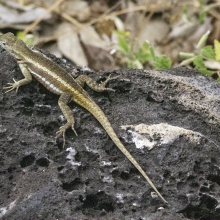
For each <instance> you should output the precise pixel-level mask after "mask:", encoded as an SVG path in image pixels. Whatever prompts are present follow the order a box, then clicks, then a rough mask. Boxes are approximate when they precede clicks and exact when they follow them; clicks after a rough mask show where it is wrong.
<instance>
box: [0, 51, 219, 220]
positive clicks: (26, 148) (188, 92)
mask: <svg viewBox="0 0 220 220" xmlns="http://www.w3.org/2000/svg"><path fill="white" fill-rule="evenodd" d="M0 52H1V53H0V76H1V77H0V219H1V220H9V219H10V220H12V219H135V220H136V219H137V220H141V219H143V220H144V219H145V220H148V219H151V220H154V219H155V220H156V219H157V220H158V219H163V220H165V219H167V220H170V219H175V220H178V219H219V218H220V204H219V202H220V147H219V141H220V135H219V133H220V116H219V115H220V105H219V103H220V85H219V83H217V82H216V81H214V80H212V79H210V78H206V77H204V76H201V75H200V74H199V73H197V72H194V71H192V70H190V69H187V68H177V69H172V70H169V71H157V72H156V71H143V70H134V69H131V70H117V71H113V72H112V74H113V75H120V77H121V78H124V79H127V80H118V79H117V80H114V81H112V82H110V83H109V84H108V87H111V88H114V89H115V90H116V92H115V93H113V92H104V93H97V92H93V91H91V90H90V89H89V88H88V87H86V88H85V89H86V90H87V91H88V92H89V94H91V96H92V97H93V99H94V100H95V102H96V103H97V104H98V105H99V106H100V107H101V108H102V109H103V111H104V112H105V113H106V116H107V117H108V118H109V120H110V122H111V123H112V126H113V128H114V129H115V131H116V133H117V134H118V136H119V138H120V139H121V141H122V143H123V144H124V145H125V147H126V148H127V149H128V150H129V152H130V153H131V154H132V155H133V157H134V158H135V159H136V160H137V161H138V163H139V164H140V165H141V167H143V169H144V170H145V172H146V173H147V174H148V175H149V177H150V178H151V180H152V181H153V183H154V184H155V186H156V187H157V188H158V190H159V191H160V192H161V194H162V195H163V196H164V198H165V199H166V200H167V201H168V202H169V204H164V203H163V202H162V201H161V199H160V198H159V197H157V195H156V194H155V193H154V191H153V190H152V188H151V187H150V186H149V184H148V183H147V182H146V180H145V179H144V178H143V177H142V176H141V174H140V173H139V172H138V171H137V170H136V169H135V168H134V167H133V165H132V164H131V163H130V162H129V161H128V160H127V159H126V158H125V156H124V155H123V154H122V153H121V152H120V151H119V150H118V148H117V147H116V146H115V144H114V143H113V142H112V141H111V139H110V138H109V137H108V135H107V134H106V132H105V131H104V129H103V128H102V127H101V125H100V124H99V123H98V122H97V121H96V120H95V119H94V117H93V116H91V115H90V114H89V113H88V112H87V111H86V110H84V109H82V108H81V107H79V106H77V105H76V104H74V103H71V104H70V106H71V108H72V109H73V112H74V116H75V119H76V125H75V129H76V131H77V133H78V136H77V137H76V136H75V135H74V133H73V132H72V131H71V130H68V131H67V133H66V144H65V147H64V148H63V142H62V141H63V140H62V138H59V139H57V140H55V133H56V131H57V130H58V128H59V127H60V126H61V125H63V124H64V123H65V120H64V119H63V117H62V113H61V110H60V109H59V107H58V104H57V101H58V96H57V95H54V94H51V93H50V92H48V91H47V90H46V89H45V88H44V87H43V86H42V85H41V84H39V83H38V82H37V81H36V80H33V82H31V83H30V84H29V85H26V86H23V87H22V88H19V90H18V93H17V94H16V93H15V92H14V91H12V92H9V93H3V86H5V85H6V83H7V82H12V79H13V78H15V79H21V78H22V77H23V76H22V74H21V72H20V71H19V68H18V65H17V64H16V62H15V59H14V58H12V57H11V56H9V55H8V53H6V52H5V51H3V50H1V51H0ZM52 58H53V59H54V60H56V62H57V63H59V64H61V65H63V66H64V67H65V68H67V69H68V70H69V71H72V72H73V74H74V75H75V76H77V75H79V74H82V72H84V74H88V75H89V76H92V77H93V78H94V79H96V80H98V81H102V80H104V79H105V78H106V77H107V76H108V75H109V73H92V72H85V71H84V70H83V69H81V68H78V69H77V68H73V67H71V66H69V65H67V64H65V63H62V61H61V60H59V59H56V58H54V57H53V56H52ZM128 80H129V81H128ZM149 149H150V150H149Z"/></svg>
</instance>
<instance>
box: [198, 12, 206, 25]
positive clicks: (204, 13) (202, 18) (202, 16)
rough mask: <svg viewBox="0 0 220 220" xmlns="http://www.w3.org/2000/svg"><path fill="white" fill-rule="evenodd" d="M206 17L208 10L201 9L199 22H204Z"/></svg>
mask: <svg viewBox="0 0 220 220" xmlns="http://www.w3.org/2000/svg"><path fill="white" fill-rule="evenodd" d="M206 17H207V12H206V11H201V12H200V13H199V22H200V23H204V21H205V18H206Z"/></svg>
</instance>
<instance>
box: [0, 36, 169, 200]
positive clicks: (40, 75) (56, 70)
mask: <svg viewBox="0 0 220 220" xmlns="http://www.w3.org/2000/svg"><path fill="white" fill-rule="evenodd" d="M0 45H1V46H2V47H3V48H5V49H6V50H7V51H8V52H9V53H11V54H12V55H13V56H14V57H15V58H16V59H17V61H18V64H19V67H20V69H21V71H22V73H23V75H24V77H25V78H24V79H22V80H20V81H17V82H16V81H15V80H14V83H8V86H7V87H4V89H6V90H7V92H9V91H11V90H13V89H16V91H17V90H18V88H19V87H20V86H22V85H25V84H27V83H29V82H31V80H32V76H33V77H35V78H36V79H37V80H38V81H39V82H40V83H41V84H42V85H43V86H44V87H46V88H47V89H48V90H49V91H51V92H53V93H55V94H57V95H60V98H59V101H58V104H59V106H60V108H61V110H62V112H63V114H64V116H65V118H66V119H67V123H66V124H65V125H63V126H62V127H60V129H59V131H58V132H57V137H59V136H61V135H63V138H64V144H65V131H66V130H67V129H68V128H72V130H73V131H74V132H75V134H76V135H77V133H76V131H75V129H74V117H73V113H72V111H71V109H70V108H69V106H68V105H67V104H68V103H69V102H71V101H74V102H76V103H77V104H79V105H80V106H82V107H83V108H85V109H87V110H88V111H89V112H90V113H91V114H92V115H93V116H94V117H95V118H96V119H97V120H98V121H99V122H100V124H101V125H102V126H103V128H104V129H105V131H106V132H107V133H108V135H109V136H110V137H111V139H112V140H113V142H114V143H115V144H116V145H117V147H118V148H119V149H120V150H121V151H122V153H123V154H124V155H125V156H126V157H127V158H128V159H129V160H130V161H131V163H132V164H133V165H134V166H135V167H136V168H137V169H138V170H139V172H140V173H141V174H142V175H143V176H144V178H145V179H146V180H147V181H148V183H149V184H150V185H151V187H152V188H153V189H154V190H155V191H156V192H157V194H158V195H159V196H160V197H161V199H162V200H163V201H164V202H165V203H167V201H166V200H165V199H164V198H163V197H162V195H161V194H160V193H159V192H158V190H157V189H156V187H155V186H154V184H153V183H152V182H151V180H150V179H149V177H148V176H147V175H146V174H145V172H144V171H143V170H142V168H141V167H140V165H139V164H138V163H137V162H136V160H135V159H134V158H133V157H132V156H131V154H130V153H129V152H128V151H127V150H126V148H125V147H124V145H123V144H122V143H121V141H120V140H119V138H118V137H117V135H116V134H115V132H114V130H113V128H112V126H111V124H110V122H109V121H108V119H107V117H106V116H105V114H104V113H103V111H102V110H101V109H100V108H99V106H97V105H96V103H95V102H94V101H93V100H92V98H91V97H90V96H89V95H88V93H87V92H86V91H85V90H84V89H83V85H84V84H85V83H86V84H87V85H88V86H89V87H91V88H92V89H93V90H95V91H98V92H101V91H106V90H107V91H114V90H113V89H110V88H105V85H106V83H107V82H108V81H109V80H112V79H115V78H117V77H114V78H113V77H112V78H111V77H109V78H108V79H107V80H106V81H105V82H103V83H102V84H101V85H98V84H97V83H96V82H95V81H94V80H92V79H91V78H89V77H87V76H85V75H81V76H79V77H78V78H77V79H74V78H73V77H72V76H71V75H70V74H69V73H68V72H67V71H66V70H65V69H63V68H61V67H60V66H58V65H57V64H56V63H55V62H53V61H52V60H50V59H49V58H47V57H46V56H45V55H43V54H42V53H40V52H39V51H35V50H33V49H31V48H29V47H27V46H26V45H25V43H24V42H23V41H21V40H19V39H17V38H16V37H15V36H14V35H13V34H12V33H7V34H4V35H1V36H0Z"/></svg>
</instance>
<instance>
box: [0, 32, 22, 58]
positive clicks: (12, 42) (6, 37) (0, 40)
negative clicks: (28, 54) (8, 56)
mask: <svg viewBox="0 0 220 220" xmlns="http://www.w3.org/2000/svg"><path fill="white" fill-rule="evenodd" d="M23 44H24V43H23V41H21V40H19V39H18V38H17V37H16V36H15V35H14V34H12V33H10V32H9V33H6V34H2V35H0V46H1V47H3V48H4V49H5V50H7V51H8V52H9V53H12V54H17V48H18V46H19V45H23Z"/></svg>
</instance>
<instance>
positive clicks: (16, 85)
mask: <svg viewBox="0 0 220 220" xmlns="http://www.w3.org/2000/svg"><path fill="white" fill-rule="evenodd" d="M13 81H14V83H7V85H9V86H5V87H3V89H5V90H6V91H5V93H8V92H10V91H12V90H13V89H16V93H17V92H18V88H19V86H20V83H19V81H16V80H15V79H14V78H13Z"/></svg>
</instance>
